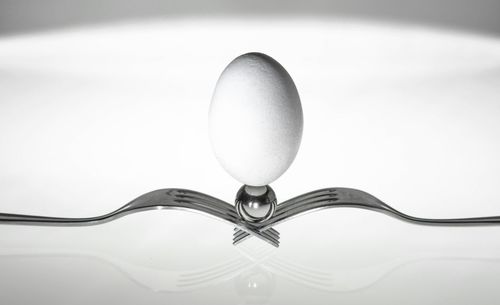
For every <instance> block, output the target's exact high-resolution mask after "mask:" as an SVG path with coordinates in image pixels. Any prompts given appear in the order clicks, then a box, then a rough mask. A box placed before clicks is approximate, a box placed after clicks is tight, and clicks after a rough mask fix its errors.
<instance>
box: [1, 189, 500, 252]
mask: <svg viewBox="0 0 500 305" xmlns="http://www.w3.org/2000/svg"><path fill="white" fill-rule="evenodd" d="M335 207H351V208H361V209H368V210H372V211H377V212H381V213H384V214H387V215H389V216H392V217H395V218H398V219H400V220H403V221H407V222H411V223H415V224H421V225H444V226H456V225H461V226H464V225H473V226H474V225H498V224H500V216H490V217H475V218H448V219H429V218H420V217H414V216H410V215H407V214H404V213H401V212H399V211H397V210H396V209H394V208H392V207H390V206H389V205H387V204H385V203H384V202H382V201H381V200H379V199H377V198H376V197H374V196H372V195H370V194H368V193H366V192H363V191H360V190H356V189H351V188H326V189H321V190H316V191H313V192H310V193H306V194H303V195H300V196H297V197H295V198H292V199H289V200H287V201H285V202H283V203H281V204H278V205H277V207H276V210H275V212H274V214H273V216H272V217H271V218H269V219H267V220H264V221H262V222H257V223H250V222H247V221H245V220H243V219H242V218H241V217H240V216H239V215H238V213H237V211H236V209H235V207H234V205H231V204H229V203H227V202H225V201H222V200H220V199H217V198H215V197H212V196H209V195H206V194H203V193H199V192H195V191H191V190H186V189H161V190H156V191H152V192H149V193H146V194H144V195H142V196H139V197H138V198H136V199H134V200H132V201H131V202H129V203H128V204H126V205H124V206H123V207H121V208H119V209H117V210H115V211H113V212H111V213H108V214H105V215H101V216H96V217H85V218H64V217H48V216H34V215H21V214H7V213H0V223H1V224H21V225H51V226H89V225H97V224H101V223H105V222H109V221H111V220H114V219H117V218H120V217H122V216H125V215H128V214H132V213H136V212H141V211H146V210H161V209H182V210H191V211H196V212H201V213H204V214H208V215H210V216H214V217H216V218H219V219H221V220H223V221H226V222H228V223H230V224H231V225H234V226H235V230H234V234H233V244H238V243H241V242H242V241H244V240H246V239H247V238H249V237H251V236H254V237H257V238H259V239H261V240H263V241H265V242H267V243H269V244H271V245H273V246H275V247H278V246H279V232H278V231H276V230H275V229H274V228H273V226H276V225H278V224H280V223H282V222H284V221H286V220H289V219H291V218H293V217H295V216H297V215H299V214H303V213H305V212H310V211H314V210H320V209H324V208H335Z"/></svg>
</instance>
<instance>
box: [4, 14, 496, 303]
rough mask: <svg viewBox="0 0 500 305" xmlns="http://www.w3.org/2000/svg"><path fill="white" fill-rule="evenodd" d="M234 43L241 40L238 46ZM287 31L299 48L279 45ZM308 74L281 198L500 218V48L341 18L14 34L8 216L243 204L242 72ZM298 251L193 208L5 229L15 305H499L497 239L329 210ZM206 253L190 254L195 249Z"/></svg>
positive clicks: (8, 84)
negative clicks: (219, 147) (233, 122)
mask: <svg viewBox="0 0 500 305" xmlns="http://www.w3.org/2000/svg"><path fill="white" fill-rule="evenodd" d="M227 37H232V39H231V40H228V39H227ZM276 37H280V38H281V39H276ZM247 51H262V52H266V53H268V54H271V55H273V56H274V57H275V58H277V59H278V60H280V62H282V63H283V64H284V65H285V66H286V67H287V70H288V71H289V72H290V74H291V75H292V77H293V78H294V80H295V81H296V84H297V87H298V89H299V92H300V93H301V99H302V101H303V108H304V117H305V122H304V135H303V144H302V147H301V149H300V151H299V153H298V155H297V159H296V161H295V163H294V164H293V165H292V167H291V168H290V169H289V171H288V172H287V173H285V174H284V175H283V177H281V178H280V179H279V180H277V181H276V182H275V183H274V184H273V188H274V190H275V192H276V194H277V196H278V199H280V200H282V199H284V198H291V197H293V196H296V195H298V194H302V193H305V192H307V191H310V190H314V189H318V188H323V187H328V186H352V187H356V188H359V189H363V190H366V191H367V192H369V193H372V194H376V196H377V197H379V198H381V199H383V200H384V201H385V202H388V203H391V205H393V206H395V207H396V206H397V208H398V210H401V211H405V213H408V214H410V215H417V216H420V215H422V216H425V217H429V218H446V217H453V218H455V217H458V218H459V217H470V216H482V215H498V214H499V213H500V203H499V202H500V201H499V200H498V199H497V197H498V195H497V189H498V181H500V162H499V161H498V157H497V156H498V155H500V142H499V141H498V140H497V139H499V138H500V120H498V117H499V115H500V105H499V104H498V88H499V85H500V84H499V81H500V70H499V67H500V41H499V40H498V39H497V38H495V37H481V36H474V35H470V34H464V33H453V32H441V31H438V30H431V29H426V28H418V27H403V26H396V25H377V24H365V23H360V22H358V21H344V22H338V21H326V20H323V21H321V20H316V21H312V20H294V21H286V20H274V21H271V20H247V21H245V22H241V21H235V20H225V21H211V20H197V21H196V22H194V21H192V20H177V21H172V22H145V23H137V24H122V25H109V26H106V27H100V28H80V29H73V30H68V31H64V32H54V33H46V34H38V35H33V36H29V35H26V36H18V37H11V38H3V39H1V40H0V67H1V69H0V86H1V90H0V101H1V103H0V146H1V147H2V150H1V151H0V168H1V169H2V170H1V171H0V181H1V186H0V188H1V194H2V195H1V198H2V201H1V202H0V211H2V212H8V213H20V214H36V215H60V216H63V217H87V216H93V215H101V214H104V213H106V212H109V211H111V210H114V209H115V208H116V207H118V206H121V205H122V204H123V203H124V202H128V201H129V200H130V198H136V197H137V196H139V195H140V194H143V193H145V192H147V191H150V190H151V189H160V188H165V187H173V188H177V187H182V188H189V189H195V190H199V191H201V192H204V193H208V194H213V195H216V196H217V197H219V198H221V199H223V200H225V201H228V202H231V201H232V200H233V198H234V193H235V190H237V189H238V187H239V186H240V185H239V183H238V182H236V181H234V180H233V179H232V178H231V177H229V176H228V175H227V174H226V173H225V172H224V171H223V170H222V169H221V168H220V167H219V165H218V164H217V161H216V160H215V158H214V157H213V156H212V153H211V150H210V145H209V142H208V135H207V130H206V126H207V119H206V118H207V111H208V104H209V100H210V96H211V92H212V89H213V86H214V84H215V82H216V79H217V77H218V75H219V74H220V72H221V69H223V68H224V66H225V65H226V64H227V60H228V59H231V58H233V57H234V56H236V55H238V54H241V53H244V52H247ZM275 229H277V230H279V232H280V233H281V234H280V241H281V246H280V248H279V249H274V248H272V247H271V246H268V245H266V244H264V243H262V242H261V241H259V240H248V241H246V242H245V243H242V244H240V245H238V246H236V247H234V246H232V245H231V243H230V242H228V241H230V239H231V237H232V234H233V228H232V227H230V226H228V225H227V224H226V223H223V222H220V223H219V222H216V221H213V219H209V218H206V217H204V216H201V215H197V214H193V213H186V212H184V211H170V210H168V211H167V210H165V211H148V212H144V213H140V214H134V215H129V217H125V218H121V219H118V220H116V221H114V222H110V223H106V224H103V225H101V226H94V227H70V228H67V227H65V228H50V227H36V228H34V227H25V226H22V227H16V226H0V255H1V256H0V265H1V267H0V270H2V272H1V274H0V297H1V298H2V300H3V301H4V302H5V303H6V304H30V303H31V304H34V303H41V304H45V303H47V304H49V303H56V302H62V300H63V301H64V302H65V303H70V304H84V303H85V304H88V303H91V302H92V303H97V304H108V303H109V302H111V301H113V302H116V301H118V302H120V303H123V304H136V303H138V302H141V303H146V304H160V303H161V304H165V303H169V304H184V303H189V304H206V303H207V302H210V303H213V302H217V303H218V304H259V303H260V304H283V303H287V304H304V302H306V301H307V303H310V304H332V303H340V304H359V303H374V304H378V303H380V304H401V303H405V304H408V303H410V304H413V303H415V304H422V303H426V304H443V303H450V304H470V303H478V300H480V302H479V303H481V304H496V303H497V302H498V299H499V297H500V296H499V292H498V289H497V287H496V286H497V285H496V283H498V281H499V278H498V277H499V275H500V272H499V271H500V270H499V264H498V263H499V259H500V244H499V242H498V236H499V234H500V228H498V227H459V228H446V227H422V226H414V225H411V224H408V223H403V222H400V221H399V220H396V219H392V218H389V217H387V216H385V215H382V214H378V213H372V212H370V211H364V210H348V209H331V210H326V211H323V212H321V213H312V214H308V215H305V216H302V217H299V218H297V219H294V221H290V222H286V223H283V224H280V225H278V226H276V227H275ZM186 240H189V242H186Z"/></svg>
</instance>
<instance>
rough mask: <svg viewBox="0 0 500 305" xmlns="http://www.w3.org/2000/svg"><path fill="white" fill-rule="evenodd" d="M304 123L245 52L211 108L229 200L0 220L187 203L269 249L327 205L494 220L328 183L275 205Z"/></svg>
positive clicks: (139, 202) (21, 219) (144, 201)
mask: <svg viewBox="0 0 500 305" xmlns="http://www.w3.org/2000/svg"><path fill="white" fill-rule="evenodd" d="M302 129H303V114H302V106H301V102H300V98H299V94H298V92H297V88H296V87H295V84H294V82H293V80H292V78H291V77H290V75H289V74H288V72H287V71H286V70H285V69H284V68H283V67H282V66H281V65H280V64H279V63H278V62H277V61H276V60H274V59H273V58H271V57H270V56H267V55H265V54H262V53H247V54H243V55H241V56H239V57H237V58H236V59H234V60H233V61H232V62H231V63H230V64H229V65H228V66H227V67H226V68H225V69H224V71H223V72H222V74H221V76H220V78H219V80H218V81H217V84H216V86H215V91H214V94H213V97H212V102H211V105H210V113H209V133H210V140H211V143H212V147H213V150H214V153H215V155H216V157H217V160H218V161H219V162H220V164H221V165H222V167H223V168H224V169H225V170H226V171H227V172H228V173H229V174H230V175H231V176H232V177H234V178H235V179H236V180H238V181H239V182H241V183H242V184H243V185H242V186H241V188H240V189H239V191H238V192H237V193H236V199H235V204H230V203H227V202H225V201H223V200H220V199H217V198H215V197H212V196H209V195H206V194H202V193H199V192H196V191H191V190H187V189H173V188H167V189H160V190H155V191H152V192H149V193H146V194H144V195H141V196H139V197H137V198H136V199H134V200H132V201H130V202H129V203H127V204H125V205H124V206H122V207H121V208H119V209H117V210H115V211H113V212H110V213H108V214H104V215H100V216H95V217H85V218H65V217H52V216H34V215H21V214H7V213H0V224H13V225H54V226H89V225H97V224H100V223H104V222H108V221H111V220H114V219H116V218H119V217H122V216H125V215H128V214H130V213H135V212H140V211H145V210H161V209H186V210H194V211H197V212H201V213H204V214H209V215H211V216H215V217H217V218H219V219H221V220H223V221H226V222H228V223H230V224H231V225H232V226H234V227H235V229H234V235H233V243H234V244H238V243H240V242H242V241H244V240H245V239H247V238H249V237H252V236H254V237H257V238H259V239H261V240H263V241H265V242H267V243H269V244H271V245H273V246H275V247H278V246H279V236H280V235H279V233H278V231H276V230H275V229H274V228H273V227H274V226H276V225H278V224H279V223H281V222H283V221H286V220H289V219H291V218H292V217H294V216H297V215H299V214H302V213H305V212H308V211H311V210H320V209H323V208H331V207H350V208H362V209H368V210H373V211H377V212H381V213H384V214H387V215H389V216H392V217H396V218H398V219H401V220H404V221H407V222H411V223H414V224H421V225H446V226H457V225H460V226H464V225H500V216H488V217H475V218H451V219H450V218H446V219H429V218H420V217H414V216H410V215H407V214H404V213H402V212H399V211H398V210H396V209H394V208H392V207H391V206H389V205H387V204H385V203H384V202H382V201H381V200H379V199H377V198H376V197H374V196H372V195H370V194H368V193H366V192H363V191H360V190H356V189H351V188H326V189H320V190H316V191H313V192H310V193H306V194H303V195H300V196H297V197H295V198H292V199H289V200H287V201H284V202H282V203H278V201H277V198H276V194H275V192H274V191H273V189H272V188H271V187H270V186H269V184H270V183H272V182H273V181H275V180H276V179H278V178H279V177H280V176H281V175H282V174H283V173H284V172H285V171H286V170H287V169H288V168H289V166H290V165H291V164H292V162H293V160H294V158H295V156H296V154H297V152H298V150H299V146H300V142H301V138H302Z"/></svg>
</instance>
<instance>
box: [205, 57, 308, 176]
mask: <svg viewBox="0 0 500 305" xmlns="http://www.w3.org/2000/svg"><path fill="white" fill-rule="evenodd" d="M302 129H303V115H302V105H301V103H300V98H299V94H298V92H297V88H296V87H295V84H294V82H293V80H292V78H291V76H290V75H289V74H288V72H287V71H286V70H285V68H283V66H281V65H280V64H279V63H278V62H277V61H276V60H274V59H273V58H271V57H270V56H268V55H265V54H262V53H247V54H243V55H241V56H239V57H237V58H236V59H234V60H233V61H232V62H231V63H229V65H228V66H227V67H226V68H225V69H224V71H223V72H222V74H221V75H220V77H219V79H218V81H217V84H216V86H215V90H214V93H213V97H212V102H211V103H210V111H209V133H210V140H211V144H212V148H213V151H214V153H215V156H216V158H217V160H218V161H219V163H220V164H221V165H222V167H223V168H224V169H225V170H226V171H227V172H228V173H229V174H230V175H231V176H233V177H234V178H235V179H236V180H238V181H240V182H241V183H243V184H246V185H250V186H264V185H267V184H270V183H271V182H273V181H275V180H276V179H278V178H279V177H280V176H281V175H282V174H283V173H284V172H285V171H286V170H287V169H288V168H289V167H290V165H291V164H292V162H293V160H294V159H295V156H296V155H297V152H298V150H299V146H300V141H301V138H302Z"/></svg>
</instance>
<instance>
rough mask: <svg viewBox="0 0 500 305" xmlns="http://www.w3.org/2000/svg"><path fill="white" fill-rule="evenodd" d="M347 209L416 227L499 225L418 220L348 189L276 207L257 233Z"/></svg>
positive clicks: (492, 220) (499, 219)
mask: <svg viewBox="0 0 500 305" xmlns="http://www.w3.org/2000/svg"><path fill="white" fill-rule="evenodd" d="M337 207H350V208H360V209H368V210H372V211H377V212H380V213H384V214H386V215H389V216H391V217H395V218H398V219H400V220H403V221H407V222H411V223H415V224H420V225H442V226H484V225H500V216H488V217H473V218H444V219H433V218H421V217H414V216H410V215H407V214H405V213H402V212H399V211H398V210H396V209H394V208H392V207H391V206H389V205H387V204H386V203H384V202H383V201H381V200H380V199H378V198H376V197H375V196H373V195H370V194H368V193H366V192H363V191H360V190H356V189H351V188H327V189H321V190H317V191H313V192H310V193H307V194H303V195H300V196H297V197H295V198H292V199H290V200H287V201H285V202H283V203H281V204H278V206H277V208H276V213H275V214H274V216H273V217H272V218H271V219H269V220H267V221H265V222H263V223H260V224H259V226H258V228H257V229H258V230H259V231H263V230H267V229H269V228H271V227H273V226H276V225H277V224H279V223H282V222H284V221H287V220H289V219H292V218H294V217H296V216H298V215H301V214H304V213H307V212H311V211H315V210H321V209H325V208H337Z"/></svg>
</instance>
